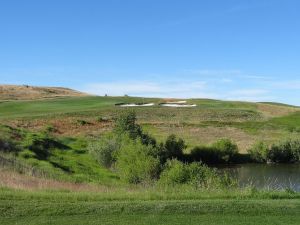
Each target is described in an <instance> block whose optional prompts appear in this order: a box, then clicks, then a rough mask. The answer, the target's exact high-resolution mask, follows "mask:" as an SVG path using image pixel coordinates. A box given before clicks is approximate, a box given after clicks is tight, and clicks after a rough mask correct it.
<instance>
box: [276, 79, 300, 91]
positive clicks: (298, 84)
mask: <svg viewBox="0 0 300 225" xmlns="http://www.w3.org/2000/svg"><path fill="white" fill-rule="evenodd" d="M271 86H272V87H273V88H278V89H292V90H300V80H289V81H280V82H279V81H278V82H273V83H272V84H271Z"/></svg>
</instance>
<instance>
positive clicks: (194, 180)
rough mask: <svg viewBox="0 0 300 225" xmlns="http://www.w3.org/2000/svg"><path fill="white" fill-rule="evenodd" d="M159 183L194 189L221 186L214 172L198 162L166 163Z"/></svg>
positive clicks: (218, 177) (176, 161)
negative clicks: (184, 185)
mask: <svg viewBox="0 0 300 225" xmlns="http://www.w3.org/2000/svg"><path fill="white" fill-rule="evenodd" d="M159 182H160V183H161V184H163V185H171V186H176V185H182V184H186V185H192V186H193V187H195V188H213V187H214V188H217V187H219V186H220V184H221V177H220V176H219V175H218V174H217V173H216V170H214V169H211V168H209V167H207V166H205V165H203V164H202V163H200V162H193V163H190V164H185V163H182V162H180V161H178V160H175V159H173V160H168V161H167V163H166V167H165V169H164V170H163V172H162V173H161V176H160V180H159Z"/></svg>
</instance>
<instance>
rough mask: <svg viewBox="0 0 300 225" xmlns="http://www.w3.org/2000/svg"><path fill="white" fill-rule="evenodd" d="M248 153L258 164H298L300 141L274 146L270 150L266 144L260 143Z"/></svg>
mask: <svg viewBox="0 0 300 225" xmlns="http://www.w3.org/2000/svg"><path fill="white" fill-rule="evenodd" d="M248 152H249V154H250V156H251V158H252V159H253V160H255V161H256V162H274V163H288V162H297V161H299V160H300V141H299V140H287V141H283V142H279V143H277V144H273V145H272V146H271V147H270V148H268V147H267V146H266V145H265V144H264V143H258V144H256V145H254V146H253V147H252V148H251V149H250V150H249V151H248Z"/></svg>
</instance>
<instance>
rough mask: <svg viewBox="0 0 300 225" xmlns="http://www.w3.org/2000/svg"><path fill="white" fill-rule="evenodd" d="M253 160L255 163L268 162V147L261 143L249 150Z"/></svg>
mask: <svg viewBox="0 0 300 225" xmlns="http://www.w3.org/2000/svg"><path fill="white" fill-rule="evenodd" d="M248 153H249V155H250V157H251V159H252V160H253V161H255V162H266V161H267V155H268V146H267V145H266V144H265V143H264V142H262V141H260V142H257V143H256V144H254V146H253V147H252V148H250V149H249V150H248Z"/></svg>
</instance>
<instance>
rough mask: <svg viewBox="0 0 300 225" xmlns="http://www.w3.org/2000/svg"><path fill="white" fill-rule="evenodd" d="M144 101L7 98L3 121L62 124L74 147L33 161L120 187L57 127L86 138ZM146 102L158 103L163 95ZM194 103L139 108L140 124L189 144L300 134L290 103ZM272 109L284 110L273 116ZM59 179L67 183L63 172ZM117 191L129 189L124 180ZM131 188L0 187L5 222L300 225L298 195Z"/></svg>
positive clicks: (0, 109)
mask: <svg viewBox="0 0 300 225" xmlns="http://www.w3.org/2000/svg"><path fill="white" fill-rule="evenodd" d="M141 101H143V100H142V99H139V98H122V97H120V98H110V97H107V98H104V97H80V98H64V99H52V100H43V101H10V102H2V103H0V123H4V124H11V125H13V126H20V127H26V128H29V129H32V130H35V129H37V128H36V127H38V126H39V128H38V129H40V128H41V129H44V126H46V125H48V124H54V125H55V126H56V128H58V132H57V136H58V137H59V138H60V139H61V141H62V142H63V143H64V144H65V145H67V146H68V147H69V149H64V150H54V151H53V152H52V156H51V157H50V158H49V160H48V161H41V162H35V163H41V165H39V166H40V167H42V168H44V169H47V168H49V166H53V165H51V164H53V163H55V164H56V166H57V165H59V166H60V167H61V168H63V170H67V171H73V172H74V173H73V175H72V173H70V174H68V173H67V176H68V179H69V180H71V181H78V180H79V181H82V182H92V183H98V184H99V183H100V184H105V185H114V187H117V185H116V184H118V179H117V177H115V176H114V175H113V173H111V172H110V171H108V170H104V169H102V168H100V167H99V166H98V165H97V164H96V162H95V161H94V160H93V159H92V158H91V157H90V156H89V155H88V154H87V153H85V152H82V151H81V150H82V145H81V144H80V141H79V140H80V139H77V138H75V139H68V138H64V137H61V136H68V134H69V133H68V131H67V130H66V131H65V130H64V129H63V127H62V126H60V124H64V126H66V127H67V129H68V130H70V129H77V130H78V134H79V136H86V135H89V132H91V130H95V131H97V132H98V130H99V129H102V125H101V123H99V122H97V118H99V117H100V116H105V117H112V116H114V115H115V114H116V113H118V112H119V111H121V110H124V109H121V108H117V107H115V106H114V104H115V103H119V102H141ZM145 101H149V102H150V101H151V102H157V103H158V102H160V101H161V100H160V99H149V100H145ZM190 102H195V103H197V104H198V105H199V106H198V107H197V108H193V109H173V108H161V107H151V108H136V109H135V110H136V111H137V114H138V118H139V122H140V123H142V124H143V126H144V128H145V129H146V130H148V131H149V132H150V133H151V134H153V135H154V136H156V137H157V138H159V139H160V140H163V139H164V138H165V137H166V136H167V135H168V134H169V133H176V134H178V135H180V136H183V137H184V138H186V139H187V141H188V144H189V146H190V147H191V146H193V145H197V144H199V143H209V142H211V141H213V140H214V139H216V138H219V137H222V136H224V137H231V138H233V139H235V138H236V139H235V140H237V141H243V140H244V139H247V138H249V139H254V140H255V139H258V138H261V137H263V138H265V139H267V140H268V139H271V140H273V139H276V138H282V136H286V137H290V136H292V135H295V136H297V135H298V134H299V133H298V131H297V129H298V128H299V127H300V119H299V118H300V114H299V113H298V112H295V110H296V109H294V108H291V107H285V106H273V105H272V106H270V107H271V108H269V106H268V105H257V104H253V103H243V102H222V101H215V100H190ZM261 106H263V107H261ZM274 107H275V108H274ZM277 107H279V108H277ZM274 109H277V110H278V111H279V113H277V114H276V113H275V115H274V112H273V111H274ZM77 119H84V120H87V121H89V122H90V124H89V125H86V126H78V125H74V123H76V120H77ZM109 126H110V125H109ZM105 129H107V128H105ZM202 135H203V136H202ZM51 168H52V167H51ZM51 168H50V169H49V170H52V169H53V168H52V169H51ZM62 179H63V180H68V179H67V178H66V177H62ZM119 188H124V189H126V187H124V186H123V185H120V186H119ZM127 188H129V189H128V190H124V191H120V192H117V193H114V192H111V193H106V194H99V193H98V194H97V193H91V194H85V193H68V192H51V191H50V192H42V193H39V192H27V191H12V190H7V189H0V224H114V225H115V224H299V220H300V216H299V215H300V201H299V196H298V194H291V195H290V194H288V193H285V194H283V196H280V195H277V194H273V193H268V194H267V197H266V196H264V195H258V196H255V197H253V196H252V197H251V196H250V197H249V196H248V195H247V194H246V196H245V195H244V194H242V193H236V194H235V193H234V191H232V193H231V192H229V193H223V192H222V193H208V194H205V193H199V192H198V193H196V192H189V191H187V192H184V191H182V192H178V191H177V192H174V193H171V194H166V193H158V192H156V191H154V192H148V191H146V190H142V191H141V192H140V193H138V194H135V193H134V190H132V189H131V188H130V187H127ZM278 198H280V200H279V199H278ZM276 199H278V200H276Z"/></svg>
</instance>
